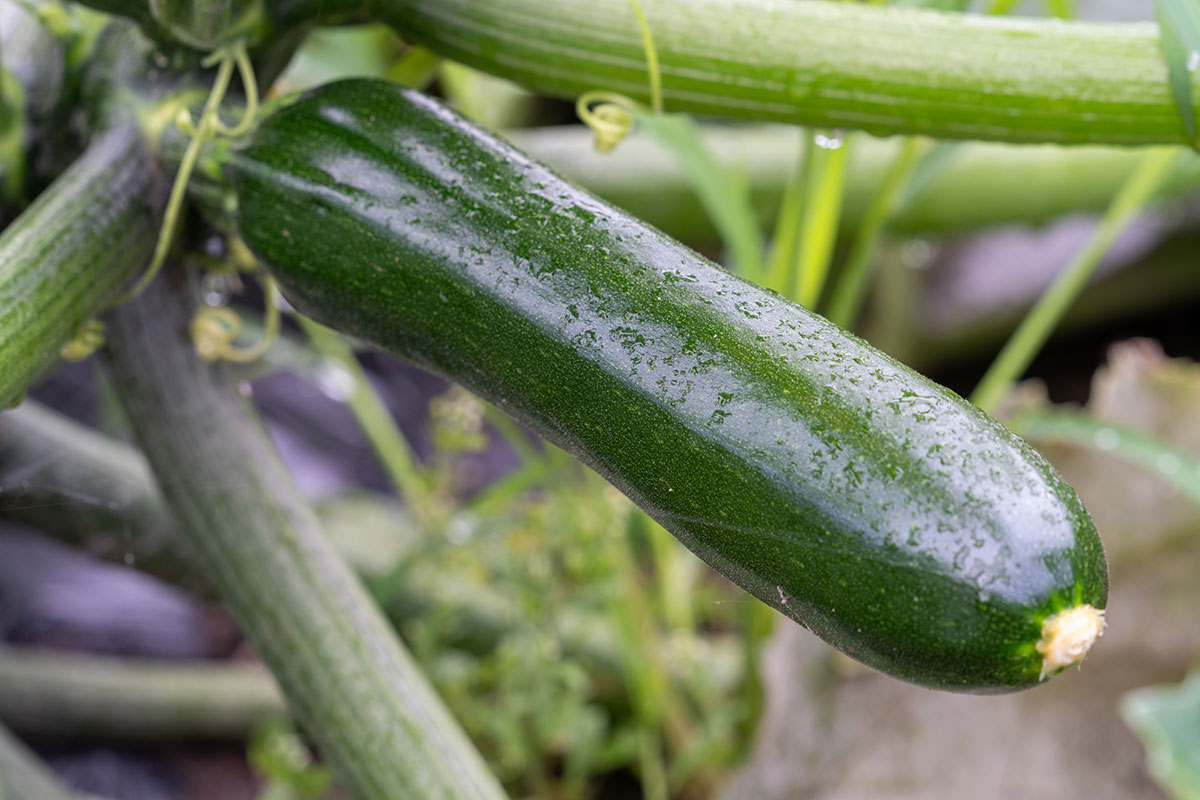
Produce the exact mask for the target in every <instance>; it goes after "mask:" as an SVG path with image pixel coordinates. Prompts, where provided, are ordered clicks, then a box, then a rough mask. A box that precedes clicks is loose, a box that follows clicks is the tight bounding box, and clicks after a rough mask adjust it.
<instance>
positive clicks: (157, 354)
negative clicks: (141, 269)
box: [106, 276, 504, 800]
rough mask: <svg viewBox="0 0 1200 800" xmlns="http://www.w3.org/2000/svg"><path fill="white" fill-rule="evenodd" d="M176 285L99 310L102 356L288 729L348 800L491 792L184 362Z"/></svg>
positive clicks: (412, 671)
mask: <svg viewBox="0 0 1200 800" xmlns="http://www.w3.org/2000/svg"><path fill="white" fill-rule="evenodd" d="M168 277H169V278H174V277H176V276H168ZM174 283H175V282H173V281H168V280H160V281H157V282H156V283H155V284H154V285H152V286H151V287H150V288H149V289H147V291H146V292H145V293H144V294H143V295H142V296H141V297H139V298H137V299H135V300H133V301H131V302H129V303H126V304H125V305H122V306H120V307H119V308H117V309H115V310H114V311H113V312H112V314H111V316H110V321H109V332H110V336H109V347H108V348H107V349H106V355H107V362H108V364H109V366H110V368H111V371H112V375H113V378H114V386H115V388H116V390H117V394H118V396H119V397H120V399H121V401H122V403H123V405H124V406H125V409H126V412H127V414H128V417H129V420H130V423H131V425H132V426H133V428H134V432H135V433H136V435H137V438H138V440H139V441H140V442H141V444H142V447H143V449H144V450H145V452H146V456H147V458H148V460H149V462H150V464H151V466H152V468H153V469H154V473H155V475H156V477H157V479H158V483H159V485H160V486H161V487H162V491H163V495H164V496H165V497H166V499H167V502H168V504H169V505H170V506H171V508H172V509H173V511H174V513H175V516H176V517H177V519H178V520H179V522H180V524H181V526H182V529H183V532H184V534H185V535H186V536H187V537H188V539H189V541H190V542H191V544H192V546H193V547H194V548H195V549H196V551H197V552H198V553H199V555H200V556H201V559H202V561H203V562H204V564H205V566H206V568H207V573H208V575H207V577H208V578H209V580H210V581H211V582H212V584H213V586H214V587H216V589H217V591H218V593H219V594H220V596H221V597H222V599H223V600H224V601H225V602H226V603H228V604H229V606H230V608H231V609H232V610H233V612H234V615H235V616H236V617H237V619H238V622H239V623H240V625H241V627H242V629H243V630H244V632H245V633H246V635H247V637H248V639H249V640H250V641H251V642H252V643H253V644H254V646H255V647H256V648H257V650H258V652H259V653H260V654H261V656H262V658H263V660H264V661H265V662H266V663H267V665H268V667H270V669H271V671H272V672H273V673H274V674H275V677H276V678H277V679H278V680H279V683H280V685H281V687H282V688H283V690H284V694H285V695H286V696H287V698H288V703H289V705H290V706H291V708H292V711H293V713H294V714H295V715H296V717H297V719H298V721H299V722H300V723H301V725H303V726H304V728H305V729H306V730H307V732H308V733H309V735H310V736H312V738H313V739H314V741H315V742H316V743H317V744H318V745H319V746H320V747H321V750H322V752H323V753H324V755H325V757H326V758H327V759H328V760H329V763H330V764H331V766H332V767H333V768H334V770H335V771H336V772H337V773H338V775H339V777H340V778H341V780H342V782H343V783H344V785H345V786H346V787H347V788H348V789H349V790H350V793H351V794H352V796H354V797H355V798H357V800H395V798H397V797H413V798H434V797H437V798H500V797H503V796H504V793H503V791H502V790H501V788H500V786H499V785H498V784H497V783H496V781H495V779H494V778H493V777H492V776H491V775H490V774H489V772H488V770H487V767H486V766H485V765H484V763H483V760H482V758H480V756H479V754H478V753H477V752H476V751H475V750H474V748H473V747H472V746H471V744H470V742H469V741H468V740H467V738H466V737H465V735H464V734H463V733H462V731H461V729H460V728H459V727H458V724H457V723H456V722H455V721H454V720H453V719H452V718H451V717H450V715H449V713H448V712H447V711H446V709H445V708H444V707H443V705H442V703H441V701H440V700H439V699H438V698H437V696H436V695H435V694H434V693H433V690H432V689H431V688H430V687H429V685H428V683H427V682H426V680H425V678H424V676H423V675H421V673H420V671H419V670H418V669H417V667H416V665H415V664H414V663H413V661H412V658H411V656H409V654H408V653H407V652H406V651H405V650H404V648H403V647H402V646H401V645H400V643H399V641H398V640H397V639H396V637H395V634H394V633H393V632H392V630H391V628H390V627H389V626H388V624H387V622H386V621H385V620H384V618H383V617H382V616H381V615H380V613H379V611H378V609H377V608H376V607H375V606H374V604H373V603H372V602H371V600H370V599H369V597H368V596H367V595H366V593H365V592H364V591H363V589H362V587H361V585H360V584H359V583H358V582H357V581H356V579H355V578H354V576H353V575H352V574H351V573H350V572H349V570H348V569H347V568H346V566H345V565H344V564H343V563H342V561H341V560H340V559H339V558H338V557H337V556H336V554H335V553H334V552H333V551H332V549H331V547H330V545H329V544H328V542H327V541H326V540H325V538H324V535H323V533H322V531H321V529H320V525H319V523H318V521H317V519H316V517H315V516H314V515H313V513H312V511H311V510H310V509H309V508H308V506H307V505H306V504H305V502H304V500H303V499H302V498H301V497H300V495H299V493H298V491H297V490H296V488H295V486H294V485H293V483H292V481H291V477H290V476H289V475H288V473H287V470H286V469H285V468H284V466H283V464H282V463H281V462H280V460H279V458H278V455H277V454H276V453H275V451H274V449H273V447H272V446H271V444H270V442H269V440H268V439H267V438H266V435H265V433H264V431H263V429H262V427H261V425H260V424H259V423H258V421H257V420H255V419H254V418H253V417H252V416H251V414H250V413H249V410H248V409H247V407H246V404H245V400H244V398H242V397H241V396H239V394H238V392H237V390H236V388H235V387H234V385H233V384H232V383H231V382H230V381H229V380H227V377H226V375H224V374H223V373H222V371H221V370H220V369H214V368H210V367H208V366H206V365H204V364H203V363H202V362H200V361H199V360H198V359H197V358H196V357H195V356H194V354H193V353H192V347H191V342H190V341H189V340H188V339H187V337H186V333H185V330H186V327H187V323H188V320H189V319H190V318H191V314H192V307H191V303H189V302H188V301H187V300H186V299H185V297H186V291H185V289H184V288H183V287H180V286H177V285H173V284H174Z"/></svg>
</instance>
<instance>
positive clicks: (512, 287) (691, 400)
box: [226, 80, 1108, 692]
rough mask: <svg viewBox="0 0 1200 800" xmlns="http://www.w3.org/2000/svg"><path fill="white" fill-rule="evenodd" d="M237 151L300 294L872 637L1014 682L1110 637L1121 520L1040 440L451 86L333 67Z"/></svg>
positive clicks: (760, 575)
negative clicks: (1106, 536) (533, 148)
mask: <svg viewBox="0 0 1200 800" xmlns="http://www.w3.org/2000/svg"><path fill="white" fill-rule="evenodd" d="M226 166H227V168H228V170H229V172H230V174H231V175H232V177H233V180H234V184H235V186H236V190H237V195H238V201H239V204H240V226H241V232H242V235H243V236H244V237H245V239H246V242H247V243H248V244H249V245H250V247H251V248H252V249H253V250H254V251H255V252H256V253H257V254H258V255H259V256H260V257H261V258H262V259H263V260H264V261H265V262H266V263H267V264H268V265H269V266H270V268H271V271H272V273H273V274H274V275H275V277H276V278H277V279H278V280H279V282H280V284H281V286H282V288H283V292H284V294H285V295H286V296H287V297H288V299H289V300H290V301H291V302H292V303H293V304H294V305H295V306H296V307H297V308H298V309H299V310H301V311H302V312H304V313H305V314H309V315H311V316H313V317H314V318H316V319H318V320H320V321H322V322H324V323H326V324H327V325H330V326H332V327H334V328H337V329H339V330H342V331H344V332H346V333H349V334H352V335H354V336H357V337H359V338H361V339H364V340H366V341H368V342H371V343H374V344H376V345H378V346H379V347H381V348H383V349H385V350H388V351H390V352H392V353H395V354H396V355H398V356H400V357H402V358H405V359H408V360H410V361H413V362H415V363H417V364H420V365H422V366H424V367H426V368H428V369H430V370H432V371H434V372H437V373H439V374H441V375H444V376H446V377H448V378H450V379H452V380H454V381H457V382H459V383H461V384H463V385H464V386H466V387H468V388H469V389H471V390H472V391H474V392H477V393H478V394H479V395H481V396H483V397H485V398H487V399H488V400H490V401H492V402H493V403H495V404H496V405H498V406H499V407H500V408H502V409H505V410H506V411H508V412H509V413H511V414H512V415H513V416H515V417H516V418H517V419H519V420H521V421H522V422H524V423H526V424H528V425H529V426H530V427H532V428H533V429H535V430H536V431H538V432H539V433H540V434H542V435H543V436H545V437H546V438H547V439H549V440H550V441H552V442H554V443H556V444H558V445H559V446H561V447H563V448H565V449H566V450H568V451H569V452H571V453H573V454H575V455H577V456H578V457H579V458H580V459H581V460H582V461H584V462H585V463H587V464H589V465H590V466H592V467H593V468H595V469H596V470H597V471H598V472H599V473H600V474H602V475H603V476H605V477H606V478H607V479H608V480H609V481H611V482H612V483H613V484H614V485H616V486H617V487H618V488H620V489H621V490H622V491H623V492H625V493H626V494H627V495H628V496H629V497H630V498H632V499H633V500H634V501H635V502H636V503H637V504H638V505H640V506H641V507H642V508H643V509H645V510H646V511H647V512H648V513H649V514H650V515H651V516H652V517H653V518H655V519H656V520H658V521H659V522H660V523H661V524H662V525H663V526H664V527H666V528H667V529H668V530H670V531H671V532H672V533H673V534H675V535H676V536H677V537H678V538H679V539H680V540H681V541H683V542H684V544H686V545H687V546H688V547H689V548H691V549H692V550H693V551H694V552H695V553H697V554H698V555H699V556H700V557H701V558H703V559H704V560H705V561H707V562H708V563H709V564H711V565H712V566H713V567H714V568H716V569H717V570H718V571H719V572H721V573H722V574H724V575H726V576H728V577H729V578H731V579H732V580H734V581H735V582H736V583H738V584H739V585H741V586H742V587H744V588H745V589H746V590H747V591H749V592H751V593H752V594H754V595H755V596H756V597H758V598H759V599H761V600H763V601H764V602H766V603H768V604H769V605H771V606H773V607H774V608H776V609H777V610H779V611H781V612H782V613H784V614H785V615H787V616H789V617H791V618H792V619H794V620H796V621H797V622H800V623H801V624H802V625H804V626H805V627H807V628H809V629H811V630H812V631H814V632H815V633H817V634H818V635H820V636H821V637H822V638H824V639H825V640H826V641H828V642H830V643H831V644H833V645H834V646H836V647H838V648H839V649H841V650H843V651H844V652H846V653H847V654H849V655H851V656H853V657H854V658H857V659H859V660H861V661H862V662H864V663H866V664H868V665H870V666H872V667H875V668H876V669H879V670H882V671H883V672H886V673H888V674H891V675H894V676H896V677H898V678H902V679H904V680H908V681H912V682H914V683H918V684H923V685H926V686H931V687H937V688H942V689H950V690H957V691H977V692H997V691H1007V690H1012V689H1018V688H1022V687H1027V686H1032V685H1035V684H1037V683H1038V682H1039V680H1041V679H1042V678H1044V677H1045V676H1046V675H1048V674H1051V673H1053V672H1055V671H1057V670H1058V669H1060V668H1061V667H1062V666H1064V665H1066V664H1069V663H1073V661H1075V660H1078V659H1079V658H1082V656H1083V653H1084V652H1086V650H1087V646H1089V645H1090V644H1091V641H1092V640H1094V638H1095V636H1096V635H1098V633H1099V629H1100V627H1101V625H1102V619H1101V617H1100V615H1099V614H1098V613H1097V611H1096V609H1102V608H1103V607H1104V605H1105V600H1106V596H1107V591H1108V579H1107V569H1106V566H1105V561H1104V554H1103V551H1102V549H1101V545H1100V541H1099V539H1098V537H1097V535H1096V531H1095V528H1094V526H1093V525H1092V522H1091V520H1090V518H1089V517H1088V515H1087V512H1086V511H1085V510H1084V508H1083V506H1082V505H1081V503H1080V501H1079V499H1078V497H1077V496H1076V494H1075V492H1074V491H1073V490H1072V489H1071V488H1070V487H1069V486H1068V485H1067V484H1066V483H1065V482H1064V481H1063V480H1062V479H1061V478H1060V477H1059V476H1058V475H1057V474H1056V473H1055V472H1054V471H1053V469H1052V468H1051V467H1050V466H1049V465H1048V464H1047V463H1046V461H1045V460H1044V459H1043V458H1042V457H1041V456H1039V455H1038V454H1037V453H1036V452H1034V451H1033V450H1032V449H1031V448H1030V447H1029V446H1028V445H1026V444H1025V443H1024V442H1023V441H1021V440H1020V439H1019V438H1017V437H1016V436H1014V435H1013V434H1012V433H1010V432H1009V431H1008V430H1007V429H1006V428H1004V427H1003V426H1001V425H999V424H998V423H996V422H994V421H993V420H992V419H990V418H989V417H987V416H986V415H985V414H983V413H982V412H980V411H979V410H978V409H976V408H975V407H973V406H971V405H969V404H968V403H966V402H965V401H963V400H962V399H961V398H959V397H958V396H957V395H955V394H954V393H952V392H950V391H949V390H947V389H945V388H943V387H941V386H938V385H936V384H934V383H932V382H931V381H929V380H927V379H926V378H924V377H922V376H920V375H918V374H916V373H915V372H913V371H911V370H909V369H908V368H906V367H904V366H903V365H901V364H899V363H897V362H896V361H894V360H892V359H890V358H888V357H887V356H885V355H883V354H882V353H880V352H879V351H877V350H875V349H873V348H872V347H870V346H869V345H868V344H866V343H865V342H863V341H862V340H860V339H858V338H856V337H854V336H852V335H850V334H848V333H846V332H844V331H842V330H840V329H839V328H837V327H835V326H834V325H832V324H830V323H829V322H827V321H826V320H824V319H823V318H821V317H820V316H817V315H816V314H814V313H812V312H810V311H808V310H806V309H805V308H802V307H800V306H798V305H795V304H793V303H791V302H788V301H786V300H784V299H783V298H781V297H779V296H778V295H776V294H774V293H771V292H769V291H766V290H764V289H761V288H759V287H757V286H754V285H752V284H749V283H747V282H745V281H742V280H740V279H738V278H736V277H734V276H732V275H729V274H728V273H726V272H724V271H722V270H721V269H720V268H718V267H717V266H715V265H713V264H711V263H710V262H708V261H706V260H705V259H703V258H702V257H700V256H698V255H697V254H695V253H694V252H692V251H691V250H689V249H687V248H686V247H684V246H683V245H680V244H679V243H677V242H674V241H672V240H671V239H669V238H667V237H665V236H663V235H662V234H661V233H659V232H658V231H656V230H654V229H652V228H650V227H648V226H646V225H645V224H643V223H641V222H639V221H638V220H636V219H633V218H631V217H629V216H628V215H626V214H624V213H622V212H619V211H617V210H614V209H613V208H611V207H609V206H608V205H606V204H604V203H603V202H601V201H599V200H597V199H595V198H594V197H592V196H591V195H589V194H587V193H586V192H584V191H582V190H580V189H578V188H577V187H575V186H573V185H571V184H569V183H567V182H565V181H563V180H562V179H561V178H559V177H557V176H556V175H555V174H553V173H552V172H550V171H549V170H548V169H547V168H545V167H543V166H541V165H539V164H537V163H535V162H533V161H531V160H530V159H529V158H528V157H526V156H524V155H522V154H521V153H520V152H518V151H516V150H515V149H513V148H512V147H511V146H509V145H507V144H505V143H503V142H501V141H499V140H497V139H496V138H494V137H492V136H491V135H489V134H487V133H485V132H484V131H482V130H480V129H479V128H476V127H474V126H473V125H471V124H469V123H467V122H466V121H464V120H463V119H461V118H460V117H458V116H457V115H456V114H454V113H453V112H451V111H448V110H446V109H445V108H443V107H442V106H440V105H439V104H438V103H437V102H435V101H433V100H431V99H429V98H427V97H425V96H423V95H421V94H419V93H415V92H409V91H405V90H402V89H400V88H398V87H396V86H393V85H390V84H387V83H382V82H375V81H357V80H356V81H346V82H341V83H336V84H331V85H328V86H325V87H323V88H321V89H318V90H316V91H314V92H312V93H311V94H309V95H306V96H304V97H303V98H301V99H299V100H298V101H297V102H294V103H293V104H291V105H288V106H286V107H284V108H282V109H281V110H279V111H277V112H275V113H274V114H273V115H272V116H270V117H268V118H267V119H266V120H264V121H263V123H262V125H261V127H260V128H259V129H258V131H257V133H256V134H255V135H254V137H253V140H252V141H251V142H250V143H249V145H248V146H247V147H245V148H244V149H242V150H240V151H237V152H234V153H231V154H229V155H228V156H227V158H226Z"/></svg>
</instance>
